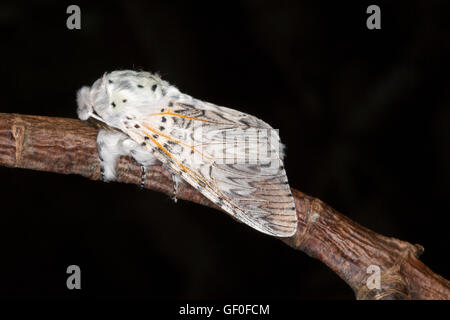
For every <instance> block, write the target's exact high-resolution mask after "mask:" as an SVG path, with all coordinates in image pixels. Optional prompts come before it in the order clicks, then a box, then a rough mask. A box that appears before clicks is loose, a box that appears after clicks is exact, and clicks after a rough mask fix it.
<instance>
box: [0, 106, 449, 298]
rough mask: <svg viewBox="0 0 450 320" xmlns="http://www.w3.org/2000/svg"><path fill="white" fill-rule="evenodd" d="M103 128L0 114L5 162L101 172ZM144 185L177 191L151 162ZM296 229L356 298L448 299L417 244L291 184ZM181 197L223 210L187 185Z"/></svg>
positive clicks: (126, 168)
mask: <svg viewBox="0 0 450 320" xmlns="http://www.w3.org/2000/svg"><path fill="white" fill-rule="evenodd" d="M96 136H97V129H95V128H92V127H90V126H88V125H87V124H86V123H83V122H82V121H79V120H75V119H64V118H50V117H41V116H26V115H17V114H4V113H0V165H3V166H8V167H15V168H26V169H32V170H40V171H50V172H57V173H62V174H79V175H82V176H85V177H87V178H89V179H93V180H98V179H100V178H101V174H100V163H99V160H98V154H97V146H96ZM117 172H118V181H119V182H125V183H134V184H140V176H141V175H140V167H139V165H138V164H137V163H136V162H135V161H134V160H132V159H131V158H128V157H122V158H121V159H120V161H119V163H118V167H117ZM145 187H146V188H148V189H151V190H155V191H159V192H163V193H166V194H168V195H171V193H172V179H171V175H170V173H169V172H167V171H166V170H164V169H163V168H162V167H161V166H159V165H156V166H153V167H151V168H149V170H148V172H147V181H146V184H145ZM292 192H293V195H294V197H295V202H296V207H297V215H298V220H299V223H298V231H297V233H296V234H295V235H294V236H292V237H291V238H286V239H284V238H280V240H281V241H283V242H285V243H286V244H288V245H289V246H291V247H292V248H294V249H298V250H301V251H303V252H305V253H306V254H308V255H309V256H311V257H313V258H316V259H319V260H320V261H322V262H323V263H325V264H326V265H327V266H328V267H329V268H331V269H332V270H333V271H334V272H336V273H337V274H338V275H339V277H341V278H342V279H343V280H345V281H346V282H347V284H348V285H349V286H350V287H351V288H352V289H353V290H354V292H355V295H356V298H358V299H450V282H449V281H448V280H446V279H444V278H442V277H441V276H439V275H437V274H435V273H433V271H431V270H430V269H429V268H428V267H427V266H425V265H424V264H423V263H422V262H421V261H420V260H419V259H418V258H419V256H420V254H421V253H422V252H423V247H422V246H420V245H412V244H410V243H408V242H405V241H401V240H398V239H395V238H389V237H385V236H382V235H380V234H377V233H375V232H373V231H371V230H369V229H367V228H364V227H362V226H360V225H359V224H357V223H356V222H353V221H351V220H350V219H348V218H347V217H345V216H343V215H342V214H340V213H339V212H337V211H336V210H334V209H333V208H331V207H330V206H328V205H326V204H325V203H323V202H322V201H321V200H319V199H317V198H313V197H310V196H307V195H305V194H303V193H302V192H300V191H298V190H295V189H292ZM177 196H178V198H180V199H185V200H189V201H193V202H196V203H199V204H202V205H205V206H209V207H214V208H217V207H216V206H215V205H214V204H213V203H211V202H210V201H209V200H207V199H206V198H205V197H203V195H202V194H200V193H199V192H197V191H196V190H195V189H193V188H191V187H190V186H189V185H188V184H183V185H182V186H181V187H180V190H179V193H178V195H177ZM370 265H375V266H378V267H379V268H380V269H381V289H372V290H370V289H369V288H368V287H367V285H366V282H367V279H368V277H369V276H370V274H368V273H367V267H368V266H370Z"/></svg>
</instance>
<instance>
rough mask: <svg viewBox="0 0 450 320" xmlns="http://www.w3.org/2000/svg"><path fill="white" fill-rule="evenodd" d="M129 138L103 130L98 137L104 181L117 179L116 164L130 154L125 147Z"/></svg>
mask: <svg viewBox="0 0 450 320" xmlns="http://www.w3.org/2000/svg"><path fill="white" fill-rule="evenodd" d="M125 139H127V136H126V135H125V134H123V133H120V132H116V131H111V130H105V129H101V130H100V131H99V132H98V135H97V149H98V156H99V159H100V165H101V172H102V180H103V181H105V182H106V181H111V180H114V179H115V178H116V169H115V168H116V163H117V159H118V158H119V157H120V156H121V155H126V154H128V153H129V151H128V150H126V148H124V146H123V141H124V140H125Z"/></svg>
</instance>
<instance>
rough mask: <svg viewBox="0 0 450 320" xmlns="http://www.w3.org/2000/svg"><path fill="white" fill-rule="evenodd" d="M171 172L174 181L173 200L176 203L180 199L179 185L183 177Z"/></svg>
mask: <svg viewBox="0 0 450 320" xmlns="http://www.w3.org/2000/svg"><path fill="white" fill-rule="evenodd" d="M171 173H172V181H173V196H172V200H173V201H174V202H175V203H177V201H178V199H177V193H178V186H179V185H180V182H181V178H180V176H179V175H178V174H176V173H175V172H173V171H171Z"/></svg>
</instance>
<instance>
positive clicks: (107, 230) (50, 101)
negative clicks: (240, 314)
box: [0, 0, 450, 299]
mask: <svg viewBox="0 0 450 320" xmlns="http://www.w3.org/2000/svg"><path fill="white" fill-rule="evenodd" d="M70 4H72V3H70V2H67V3H66V2H64V1H60V2H54V3H53V2H47V1H39V2H35V3H33V2H28V3H23V4H18V3H17V2H2V3H1V4H0V13H1V14H0V23H1V29H2V30H3V32H2V34H3V36H2V38H3V39H2V45H1V55H2V80H3V81H4V83H3V84H2V85H1V88H2V89H1V103H0V112H9V113H23V114H35V115H47V116H58V117H71V118H75V117H76V103H75V93H76V90H77V89H79V88H80V87H81V86H82V85H90V84H92V82H93V81H94V80H96V79H97V78H98V77H100V76H101V75H102V74H103V73H104V72H105V71H112V70H117V69H137V70H140V69H142V70H147V71H153V72H155V71H158V72H160V73H161V75H162V76H163V78H164V79H166V80H168V81H169V82H171V83H173V84H175V85H176V86H177V87H179V88H180V90H181V91H183V92H186V93H188V94H191V95H192V96H194V97H196V98H199V99H202V100H206V101H210V102H213V103H216V104H218V105H224V106H228V107H231V108H235V109H238V110H241V111H244V112H247V113H250V114H253V115H255V116H257V117H259V118H261V119H263V120H265V121H267V122H269V123H270V124H271V125H272V126H273V127H274V128H279V129H280V135H281V138H282V141H283V142H284V143H285V144H286V145H287V160H286V168H287V174H288V177H289V181H290V183H291V185H292V186H293V187H295V188H297V189H299V190H302V191H303V192H305V193H308V194H310V195H313V196H316V197H318V198H320V199H322V200H323V201H325V202H326V203H328V204H330V205H331V206H333V207H334V208H336V209H337V210H339V211H340V212H342V213H344V214H345V215H347V216H348V217H350V218H351V219H353V220H355V221H357V222H359V223H361V224H362V225H364V226H366V227H368V228H370V229H372V230H375V231H377V232H379V233H381V234H384V235H387V236H394V237H396V238H400V239H402V240H407V241H409V242H412V243H420V244H422V245H423V246H424V247H425V254H424V255H423V256H422V261H424V263H426V264H427V265H428V266H429V267H430V268H431V269H432V270H433V271H435V272H437V273H439V274H441V275H442V276H444V277H446V278H449V277H450V272H449V271H450V270H449V267H450V260H449V258H448V255H447V253H448V250H447V249H448V242H449V232H448V229H449V227H448V224H447V223H448V221H449V219H448V214H449V209H450V200H449V190H450V167H449V165H448V164H449V160H450V148H449V146H450V130H449V126H450V108H449V103H450V93H449V89H450V81H449V77H448V75H449V68H448V63H447V60H448V58H449V53H450V43H449V39H450V37H449V36H450V20H449V18H450V5H449V2H448V1H425V0H423V1H395V2H394V3H393V1H390V3H389V2H381V1H374V2H367V1H358V2H356V1H354V2H352V1H350V2H349V1H345V3H343V1H335V2H332V1H292V2H285V1H267V2H260V1H256V0H255V1H250V0H247V1H242V2H238V3H231V2H228V1H227V2H212V1H211V2H194V1H189V2H187V1H186V2H171V1H161V2H153V1H147V2H142V3H140V2H135V1H124V2H119V1H109V2H105V3H96V4H94V3H93V2H76V4H78V5H79V6H80V7H81V14H82V16H81V26H82V29H81V30H68V29H67V28H66V19H67V17H68V16H69V15H68V14H66V8H67V6H69V5H70ZM370 4H378V5H379V6H380V7H381V14H382V21H381V23H382V29H381V30H368V29H367V28H366V19H367V17H368V14H366V8H367V6H368V5H370ZM0 179H1V186H2V192H1V196H0V199H1V207H0V210H1V214H0V219H1V220H0V252H1V258H0V259H1V264H0V274H1V286H0V296H1V297H10V298H11V297H12V298H24V297H27V298H36V297H39V298H47V297H52V298H69V299H71V298H80V297H81V298H83V297H87V298H92V297H101V298H110V297H114V298H122V297H126V298H170V299H173V298H175V299H188V298H189V299H217V298H255V299H259V298H265V299H267V298H269V299H270V298H295V299H353V298H354V295H353V292H352V291H351V290H350V288H349V287H348V286H347V285H346V284H345V283H344V281H342V280H341V279H340V278H338V277H337V276H336V275H335V274H334V273H333V272H332V271H330V270H329V269H328V268H327V267H326V266H325V265H324V264H322V263H321V262H319V261H317V260H314V259H311V258H309V257H308V256H306V255H305V254H303V253H301V252H296V251H294V250H293V249H291V248H290V247H288V246H286V245H284V244H283V243H282V242H280V241H278V240H276V239H272V238H270V237H268V236H265V235H263V234H260V233H258V232H256V231H253V230H252V229H250V228H249V227H247V226H245V225H243V224H239V223H236V222H235V221H233V220H232V219H230V218H229V217H228V216H227V215H226V214H222V213H220V212H217V211H214V210H212V209H209V208H205V207H201V206H199V205H195V204H192V203H188V202H185V201H179V203H177V204H175V203H173V202H172V201H171V200H170V199H169V198H168V197H167V196H165V195H162V194H159V193H156V192H152V191H148V190H147V191H142V190H139V189H138V188H137V187H136V186H133V185H125V184H117V183H109V184H106V183H102V182H96V181H89V180H87V179H85V178H82V177H80V176H63V175H57V174H49V173H44V172H34V171H28V170H21V169H11V168H4V167H0ZM71 264H76V265H79V266H80V267H81V270H82V290H80V291H69V290H67V288H66V277H67V274H66V268H67V266H68V265H71Z"/></svg>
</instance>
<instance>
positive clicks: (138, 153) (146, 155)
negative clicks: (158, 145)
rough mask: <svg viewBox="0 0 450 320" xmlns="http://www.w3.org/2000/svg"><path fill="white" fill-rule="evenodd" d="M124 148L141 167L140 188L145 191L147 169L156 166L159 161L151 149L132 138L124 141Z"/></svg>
mask: <svg viewBox="0 0 450 320" xmlns="http://www.w3.org/2000/svg"><path fill="white" fill-rule="evenodd" d="M123 147H124V149H126V150H127V151H128V154H130V155H131V156H132V157H133V158H134V160H136V162H138V163H139V164H140V165H141V184H140V187H141V189H143V188H144V187H145V182H146V180H147V167H148V166H152V165H154V164H155V163H156V162H157V161H158V160H157V159H156V158H155V157H154V156H153V155H152V153H151V151H150V150H149V149H147V148H146V147H145V146H142V145H141V144H139V143H137V142H136V141H134V140H133V139H131V138H128V139H126V140H124V141H123Z"/></svg>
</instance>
